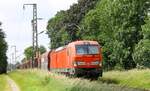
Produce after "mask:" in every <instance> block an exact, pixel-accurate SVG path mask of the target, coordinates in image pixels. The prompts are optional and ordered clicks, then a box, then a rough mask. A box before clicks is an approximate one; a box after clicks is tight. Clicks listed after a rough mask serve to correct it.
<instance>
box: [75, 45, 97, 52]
mask: <svg viewBox="0 0 150 91" xmlns="http://www.w3.org/2000/svg"><path fill="white" fill-rule="evenodd" d="M76 53H77V54H99V47H98V46H97V45H76Z"/></svg>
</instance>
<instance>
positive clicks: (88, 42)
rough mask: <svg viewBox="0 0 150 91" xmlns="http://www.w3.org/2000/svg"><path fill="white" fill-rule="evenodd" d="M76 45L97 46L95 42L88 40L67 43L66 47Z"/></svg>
mask: <svg viewBox="0 0 150 91" xmlns="http://www.w3.org/2000/svg"><path fill="white" fill-rule="evenodd" d="M76 44H96V45H99V44H98V42H97V41H89V40H83V41H75V42H71V43H69V44H68V45H76Z"/></svg>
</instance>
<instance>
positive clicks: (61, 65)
mask: <svg viewBox="0 0 150 91" xmlns="http://www.w3.org/2000/svg"><path fill="white" fill-rule="evenodd" d="M48 68H49V69H50V71H52V72H58V73H65V74H69V75H76V76H78V77H80V76H88V77H95V78H97V77H99V76H102V53H101V47H100V45H99V44H98V42H96V41H75V42H72V43H69V44H68V45H66V46H64V47H59V48H57V49H55V50H52V51H51V52H50V53H49V65H48Z"/></svg>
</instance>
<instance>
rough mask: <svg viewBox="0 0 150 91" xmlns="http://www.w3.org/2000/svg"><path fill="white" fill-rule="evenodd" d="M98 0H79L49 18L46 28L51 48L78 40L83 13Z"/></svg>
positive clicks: (91, 7)
mask: <svg viewBox="0 0 150 91" xmlns="http://www.w3.org/2000/svg"><path fill="white" fill-rule="evenodd" d="M97 1H98V0H79V1H78V4H73V5H72V6H71V7H70V9H68V10H67V11H60V12H58V13H57V14H56V16H55V17H54V18H52V19H50V20H49V22H48V26H47V30H48V35H49V37H50V38H51V48H57V47H59V46H62V45H65V44H66V43H68V42H71V41H75V40H78V39H79V38H80V36H77V34H76V33H77V31H78V29H79V27H78V25H79V24H80V21H81V20H82V18H83V17H84V16H85V14H86V13H87V12H88V11H89V10H91V9H93V8H94V7H95V4H96V3H97Z"/></svg>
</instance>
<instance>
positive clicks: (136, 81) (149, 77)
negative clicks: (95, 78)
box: [100, 69, 150, 90]
mask: <svg viewBox="0 0 150 91" xmlns="http://www.w3.org/2000/svg"><path fill="white" fill-rule="evenodd" d="M100 80H101V81H103V82H106V83H115V84H119V85H120V86H128V87H134V88H143V89H149V90H150V69H146V70H137V69H135V70H129V71H124V72H121V71H111V72H106V73H104V76H103V78H102V79H100Z"/></svg>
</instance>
